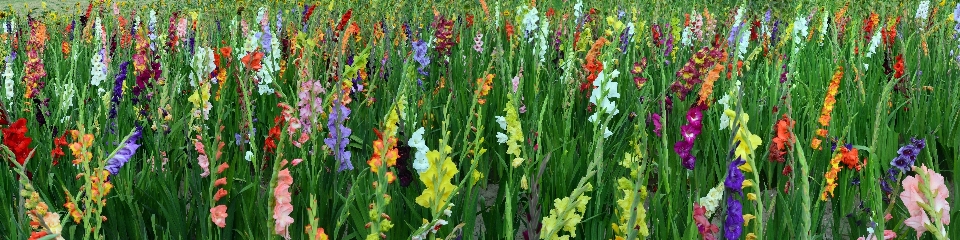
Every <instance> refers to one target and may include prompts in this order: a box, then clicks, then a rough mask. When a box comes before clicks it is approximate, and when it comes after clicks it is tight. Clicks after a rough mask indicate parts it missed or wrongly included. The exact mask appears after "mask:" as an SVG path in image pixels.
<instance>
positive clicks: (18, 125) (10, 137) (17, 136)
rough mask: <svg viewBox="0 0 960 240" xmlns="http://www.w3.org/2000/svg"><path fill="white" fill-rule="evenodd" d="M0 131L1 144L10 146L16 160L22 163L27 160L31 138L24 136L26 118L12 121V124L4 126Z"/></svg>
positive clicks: (25, 132)
mask: <svg viewBox="0 0 960 240" xmlns="http://www.w3.org/2000/svg"><path fill="white" fill-rule="evenodd" d="M2 131H3V145H6V146H7V147H8V148H10V151H12V152H13V155H14V156H16V158H17V162H18V163H20V165H23V163H24V162H25V161H26V160H27V156H28V155H29V154H30V142H32V141H33V139H31V138H30V137H27V136H26V134H27V119H25V118H20V119H19V120H17V121H16V122H14V123H13V125H10V127H9V128H5V129H3V130H2Z"/></svg>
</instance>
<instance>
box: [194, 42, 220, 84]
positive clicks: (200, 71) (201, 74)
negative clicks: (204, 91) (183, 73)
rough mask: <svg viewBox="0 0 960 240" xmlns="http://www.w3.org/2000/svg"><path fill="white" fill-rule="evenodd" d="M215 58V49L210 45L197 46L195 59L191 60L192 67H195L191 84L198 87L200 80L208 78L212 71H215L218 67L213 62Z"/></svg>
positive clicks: (203, 80)
mask: <svg viewBox="0 0 960 240" xmlns="http://www.w3.org/2000/svg"><path fill="white" fill-rule="evenodd" d="M213 58H214V56H213V50H212V49H210V48H209V47H198V48H197V51H196V53H195V54H194V55H193V60H192V61H191V62H190V67H192V68H193V75H192V76H190V86H194V87H196V86H197V83H198V82H205V81H206V80H207V78H208V77H209V75H210V72H213V69H214V68H216V67H217V65H215V64H214V63H213Z"/></svg>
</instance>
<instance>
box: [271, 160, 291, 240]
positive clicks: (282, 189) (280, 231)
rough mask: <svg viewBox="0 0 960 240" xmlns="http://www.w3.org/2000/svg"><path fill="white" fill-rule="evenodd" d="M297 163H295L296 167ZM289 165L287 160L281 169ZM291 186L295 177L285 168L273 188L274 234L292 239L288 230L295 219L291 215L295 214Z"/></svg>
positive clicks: (278, 174)
mask: <svg viewBox="0 0 960 240" xmlns="http://www.w3.org/2000/svg"><path fill="white" fill-rule="evenodd" d="M295 163H296V162H294V165H296V164H295ZM286 164H287V160H283V161H281V162H280V166H279V168H283V167H284V165H286ZM290 185H293V177H292V176H290V169H287V168H283V170H280V171H279V172H278V173H277V183H276V187H274V188H273V200H274V202H273V203H272V205H273V220H274V227H273V229H274V233H276V234H277V235H280V236H282V237H283V238H286V239H288V240H289V239H290V232H289V231H288V230H287V228H288V227H289V226H290V225H291V224H293V218H292V217H290V213H293V204H291V201H292V200H293V199H292V198H291V197H290Z"/></svg>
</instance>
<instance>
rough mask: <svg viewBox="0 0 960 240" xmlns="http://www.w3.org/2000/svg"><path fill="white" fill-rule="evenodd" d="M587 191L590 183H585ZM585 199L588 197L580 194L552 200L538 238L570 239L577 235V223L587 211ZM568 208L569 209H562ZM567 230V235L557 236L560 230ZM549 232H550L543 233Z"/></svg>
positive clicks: (590, 187)
mask: <svg viewBox="0 0 960 240" xmlns="http://www.w3.org/2000/svg"><path fill="white" fill-rule="evenodd" d="M585 187H586V189H587V191H590V190H592V189H593V186H592V185H591V184H590V183H587V185H585ZM587 201H590V197H588V196H585V195H580V196H578V197H577V198H576V200H571V199H570V197H564V198H562V199H554V200H553V207H554V208H553V209H551V210H550V216H547V217H544V218H543V228H542V229H540V232H541V235H540V239H571V238H576V237H577V224H580V221H582V220H583V215H584V214H585V213H586V211H587ZM564 210H569V211H564ZM561 230H563V231H567V233H569V236H567V235H564V236H562V237H561V236H559V235H560V231H561ZM543 233H551V234H543Z"/></svg>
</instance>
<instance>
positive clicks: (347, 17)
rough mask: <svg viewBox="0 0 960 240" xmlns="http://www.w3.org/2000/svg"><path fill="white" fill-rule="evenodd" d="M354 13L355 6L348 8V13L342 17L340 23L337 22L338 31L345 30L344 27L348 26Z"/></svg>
mask: <svg viewBox="0 0 960 240" xmlns="http://www.w3.org/2000/svg"><path fill="white" fill-rule="evenodd" d="M352 15H353V8H351V9H348V10H347V12H346V13H344V14H343V16H342V17H340V23H339V24H337V31H338V32H339V31H343V28H344V27H346V26H347V22H348V21H350V16H352Z"/></svg>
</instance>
